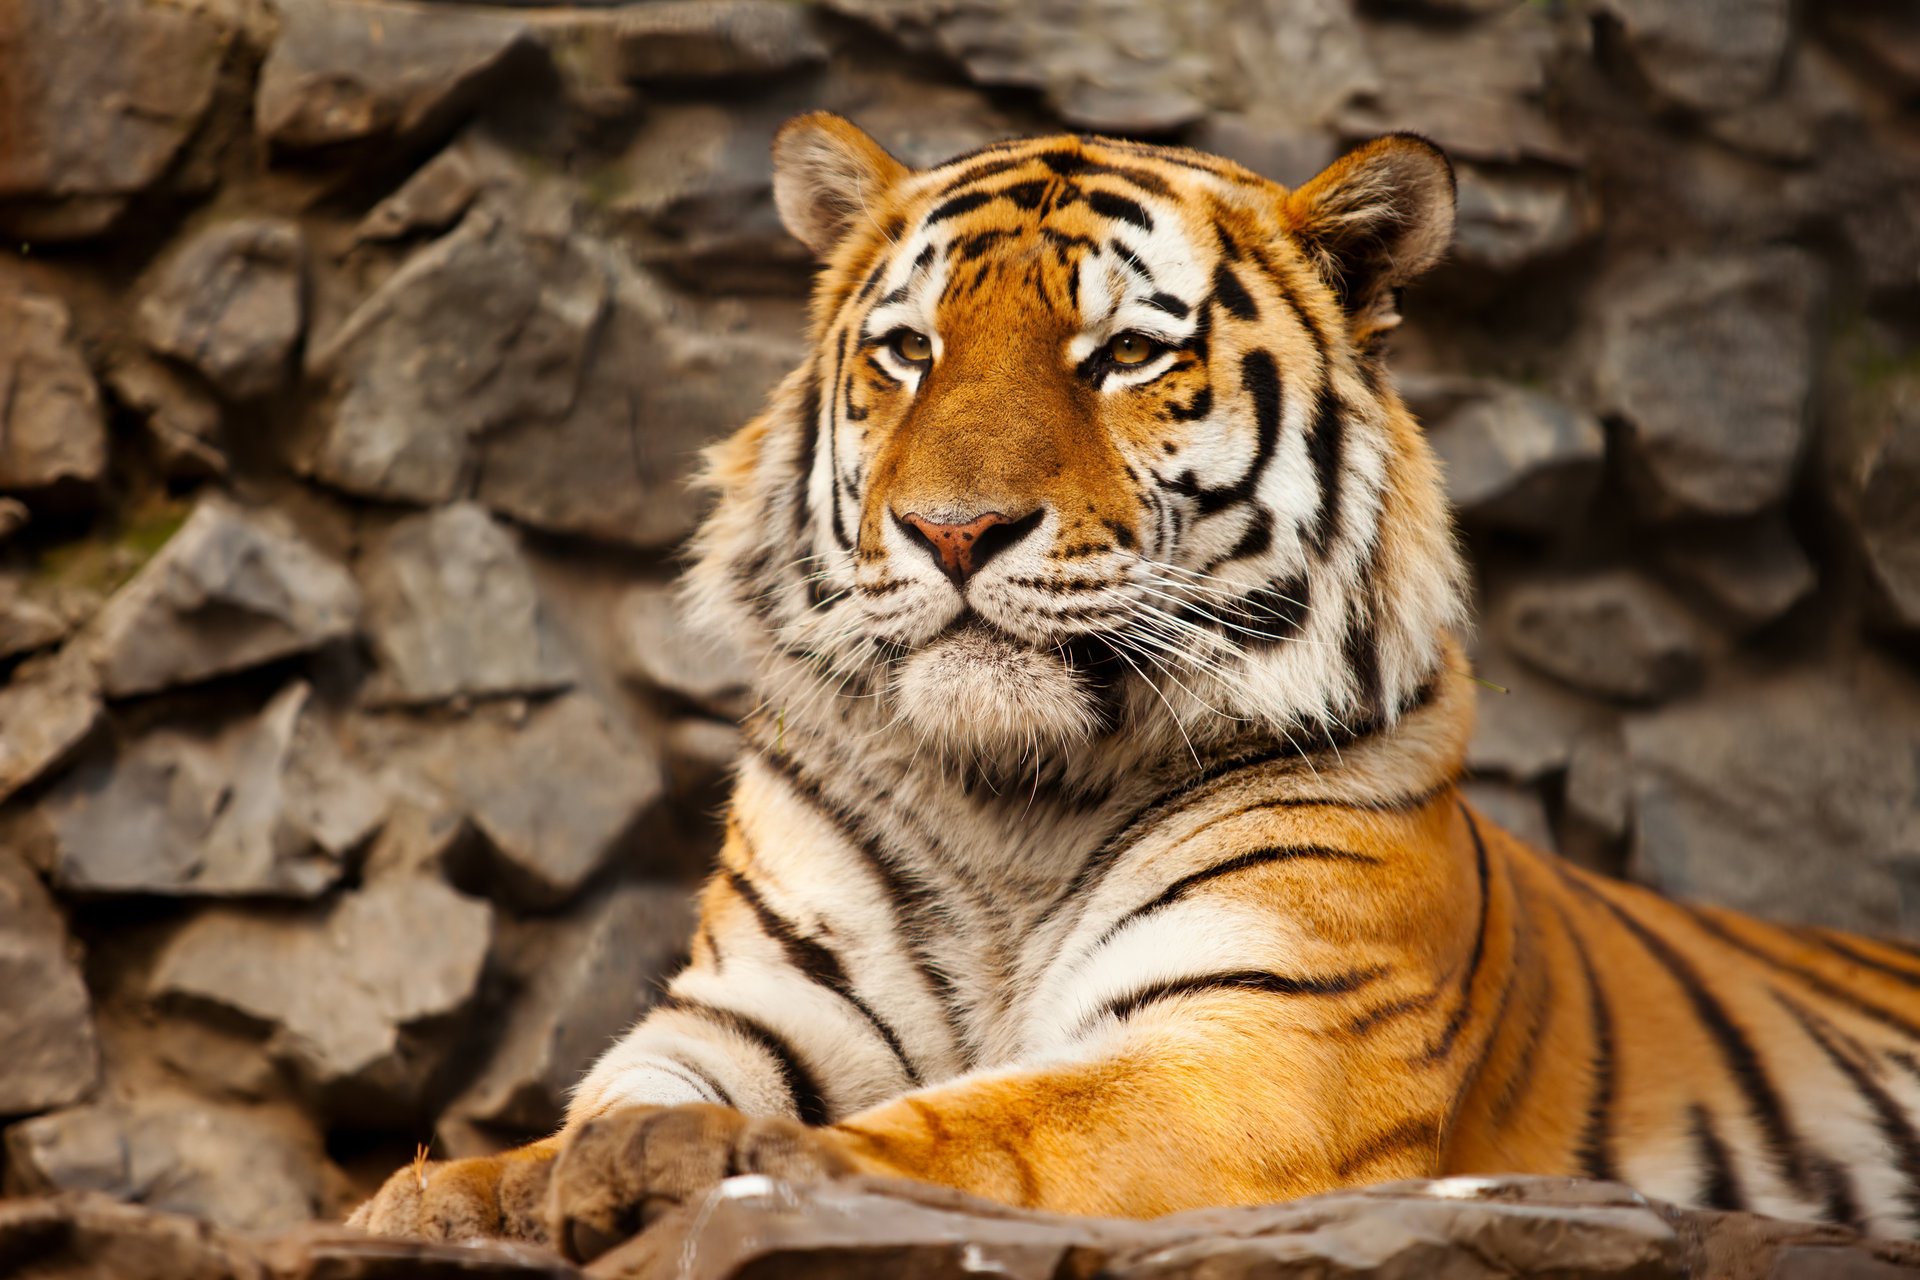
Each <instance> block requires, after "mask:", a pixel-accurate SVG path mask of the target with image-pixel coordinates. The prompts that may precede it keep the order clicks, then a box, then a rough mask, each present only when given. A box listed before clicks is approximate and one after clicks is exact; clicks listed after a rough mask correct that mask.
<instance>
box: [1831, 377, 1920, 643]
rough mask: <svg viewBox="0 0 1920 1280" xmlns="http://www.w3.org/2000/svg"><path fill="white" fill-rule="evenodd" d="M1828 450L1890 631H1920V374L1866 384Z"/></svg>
mask: <svg viewBox="0 0 1920 1280" xmlns="http://www.w3.org/2000/svg"><path fill="white" fill-rule="evenodd" d="M1855 400H1856V404H1855V405H1854V406H1853V407H1852V411H1851V412H1850V413H1848V414H1847V415H1846V417H1845V419H1844V420H1843V421H1842V423H1840V424H1837V426H1836V430H1835V431H1834V432H1832V433H1831V435H1830V436H1829V437H1828V439H1827V441H1826V442H1825V443H1826V444H1827V445H1828V451H1829V459H1828V461H1829V486H1830V489H1831V491H1832V493H1833V495H1834V500H1835V503H1834V505H1835V506H1836V507H1838V508H1839V510H1840V513H1841V516H1842V519H1843V520H1844V522H1845V525H1846V529H1847V532H1848V534H1849V535H1850V536H1851V538H1852V540H1853V543H1854V545H1855V546H1856V547H1857V548H1858V549H1859V551H1860V554H1861V556H1862V558H1863V559H1864V560H1865V561H1866V565H1867V571H1868V574H1869V577H1870V579H1871V582H1872V585H1873V589H1874V593H1875V597H1876V604H1877V605H1878V607H1879V611H1880V613H1881V614H1882V615H1883V617H1884V618H1885V619H1886V620H1887V621H1888V622H1890V623H1891V624H1892V625H1894V626H1896V627H1899V628H1901V629H1903V630H1909V631H1912V630H1920V502H1916V501H1915V500H1914V496H1915V494H1916V493H1920V487H1916V486H1920V372H1901V373H1896V374H1892V375H1888V376H1884V377H1882V378H1880V379H1878V380H1867V382H1866V385H1863V386H1861V387H1859V388H1857V389H1856V392H1855Z"/></svg>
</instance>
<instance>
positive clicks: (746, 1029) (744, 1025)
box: [656, 993, 833, 1125]
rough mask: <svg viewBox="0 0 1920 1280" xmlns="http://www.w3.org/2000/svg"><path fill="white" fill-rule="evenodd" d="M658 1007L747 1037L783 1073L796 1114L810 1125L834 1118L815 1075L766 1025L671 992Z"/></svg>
mask: <svg viewBox="0 0 1920 1280" xmlns="http://www.w3.org/2000/svg"><path fill="white" fill-rule="evenodd" d="M656 1007H657V1008H662V1009H673V1010H677V1011H679V1012H681V1013H690V1014H693V1015H695V1016H696V1017H701V1018H705V1019H706V1020H707V1021H709V1022H712V1023H714V1024H715V1025H717V1026H722V1027H726V1028H727V1029H728V1030H730V1031H733V1032H735V1033H737V1034H738V1035H741V1036H743V1037H745V1038H746V1039H748V1040H751V1041H753V1042H754V1043H755V1044H757V1045H759V1046H760V1048H761V1049H763V1050H765V1051H766V1054H767V1056H768V1057H769V1058H771V1059H772V1060H773V1065H774V1068H775V1070H776V1071H777V1072H778V1073H779V1076H780V1083H781V1085H782V1086H783V1087H784V1088H785V1089H786V1091H787V1096H788V1097H789V1098H790V1099H792V1100H793V1106H794V1111H795V1112H796V1113H797V1114H798V1115H799V1117H800V1120H801V1122H802V1123H805V1124H810V1125H822V1124H826V1123H828V1122H829V1121H831V1120H832V1119H833V1113H832V1110H831V1108H829V1107H828V1106H827V1096H826V1094H825V1093H823V1092H821V1089H820V1086H819V1085H818V1084H817V1083H815V1082H814V1078H813V1073H812V1072H810V1071H808V1070H807V1068H806V1065H805V1064H804V1063H802V1062H801V1061H800V1056H799V1055H798V1054H796V1053H795V1052H794V1051H793V1046H792V1045H790V1044H788V1043H787V1042H786V1041H785V1040H783V1039H781V1038H780V1036H779V1035H777V1034H775V1032H774V1031H773V1030H772V1028H770V1027H768V1026H767V1025H766V1024H764V1023H762V1022H759V1021H756V1020H755V1019H753V1018H749V1017H747V1016H746V1015H745V1014H743V1013H735V1012H734V1011H733V1010H731V1009H722V1008H720V1007H718V1006H717V1005H711V1004H708V1003H706V1002H705V1001H704V1000H689V999H686V998H685V997H682V996H676V995H673V994H672V993H668V994H667V995H664V996H662V997H661V998H660V1002H659V1004H658V1005H657V1006H656Z"/></svg>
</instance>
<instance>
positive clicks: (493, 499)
mask: <svg viewBox="0 0 1920 1280" xmlns="http://www.w3.org/2000/svg"><path fill="white" fill-rule="evenodd" d="M814 107H828V108H832V109H835V110H838V111H841V112H844V113H846V114H848V115H850V116H852V117H853V118H854V119H855V120H857V121H859V122H860V123H861V124H863V125H864V126H865V127H867V128H868V129H869V130H871V131H872V132H873V133H875V134H876V135H877V136H878V137H879V138H880V139H881V140H882V141H883V142H885V143H886V144H887V145H888V146H890V147H892V148H893V149H894V150H895V152H896V153H897V154H899V155H900V156H902V157H903V158H906V159H908V160H911V161H919V162H927V161H933V160H937V159H940V158H943V157H944V156H946V155H949V154H951V153H953V152H957V151H960V150H963V149H966V148H969V147H972V146H975V145H978V144H980V143H983V142H986V141H988V140H991V139H993V138H997V137H1001V136H1005V135H1008V134H1012V133H1022V132H1033V131H1042V130H1053V129H1059V128H1071V129H1078V130H1098V131H1106V132H1120V133H1129V134H1135V135H1139V136H1143V137H1148V138H1154V139H1165V140H1176V141H1181V142H1186V143H1190V144H1192V145H1195V146H1199V147H1203V148H1206V149H1208V150H1212V151H1217V152H1219V153H1222V154H1224V155H1227V156H1230V157H1232V158H1234V159H1236V160H1239V161H1241V162H1243V163H1245V164H1248V165H1250V166H1251V167H1253V168H1254V169H1256V170H1258V171H1260V172H1262V173H1264V174H1267V175H1269V176H1271V177H1273V178H1276V179H1278V180H1281V181H1283V182H1298V181H1300V180H1303V179H1304V178H1306V177H1308V176H1309V175H1311V174H1312V173H1313V172H1314V171H1315V170H1316V169H1317V168H1318V167H1319V166H1321V165H1322V164H1324V163H1325V162H1327V161H1328V160H1330V159H1332V158H1333V157H1334V156H1335V155H1337V154H1338V153H1339V151H1340V150H1341V149H1342V147H1343V146H1344V145H1346V144H1348V143H1350V142H1352V141H1355V140H1358V139H1361V138H1364V137H1367V136H1370V135H1372V134H1375V133H1378V132H1381V131H1385V130H1390V129H1412V130H1417V131H1419V132H1422V133H1425V134H1427V135H1428V136H1430V137H1432V138H1434V139H1435V140H1436V141H1438V142H1439V143H1440V144H1441V145H1443V146H1444V147H1446V148H1447V149H1448V151H1449V152H1450V153H1451V154H1452V155H1453V156H1454V158H1455V160H1456V161H1457V163H1458V165H1459V176H1460V210H1461V221H1460V236H1459V243H1458V246H1457V248H1456V251H1455V253H1454V255H1453V258H1452V261H1451V262H1450V263H1449V264H1448V265H1447V266H1446V267H1444V268H1443V269H1442V270H1441V271H1439V272H1438V273H1436V274H1435V275H1434V276H1433V277H1432V278H1431V279H1430V280H1428V281H1425V282H1423V283H1421V284H1420V285H1419V286H1417V287H1416V288H1415V289H1414V290H1413V291H1411V296H1410V298H1409V300H1408V305H1407V311H1408V314H1409V316H1410V321H1409V324H1408V326H1407V329H1406V331H1405V333H1404V335H1403V337H1402V339H1401V341H1400V342H1399V345H1398V356H1397V368H1398V371H1399V377H1400V381H1401V384H1402V387H1403V389H1404V391H1405V393H1406V395H1407V396H1408V398H1409V400H1410V402H1411V403H1412V404H1413V405H1414V407H1415V409H1416V410H1417V411H1418V412H1419V413H1420V414H1421V415H1422V417H1423V418H1424V420H1425V421H1426V422H1427V424H1428V425H1429V429H1430V430H1431V432H1432V433H1433V439H1434V440H1435V442H1436V444H1437V445H1438V447H1439V449H1440V451H1441V452H1442V453H1443V454H1444V455H1445V457H1446V459H1447V462H1448V466H1449V483H1450V484H1451V486H1452V489H1453V492H1454V495H1455V497H1456V499H1457V501H1458V503H1459V506H1460V511H1461V519H1462V524H1463V529H1464V533H1465V536H1466V538H1467V540H1468V542H1469V544H1470V546H1471V549H1472V552H1473V557H1474V561H1475V563H1476V565H1477V566H1478V570H1479V590H1480V605H1481V609H1480V612H1481V619H1482V626H1481V630H1480V634H1479V636H1478V637H1477V639H1476V645H1477V649H1478V654H1479V660H1480V663H1481V667H1482V670H1483V672H1484V674H1485V676H1486V678H1487V679H1488V680H1489V681H1490V682H1492V683H1494V684H1497V685H1499V686H1501V687H1502V688H1504V689H1505V690H1507V692H1505V693H1496V692H1492V691H1488V692H1487V693H1485V694H1484V696H1483V699H1482V704H1483V723H1482V727H1481V730H1480V732H1479V735H1478V737H1477V738H1476V740H1475V745H1474V750H1473V768H1474V771H1475V775H1476V780H1475V781H1474V783H1473V784H1472V785H1473V791H1474V794H1475V798H1476V799H1477V800H1479V801H1480V802H1482V803H1483V804H1484V805H1485V807H1486V808H1487V809H1488V810H1489V811H1490V812H1492V813H1493V814H1495V815H1496V816H1497V817H1498V818H1499V819H1500V820H1501V821H1503V822H1505V823H1507V824H1508V825H1509V826H1511V827H1513V828H1514V829H1515V830H1517V831H1519V832H1520V833H1522V834H1524V835H1526V836H1529V837H1531V838H1533V839H1535V840H1538V841H1540V842H1542V843H1545V844H1550V845H1553V846H1555V847H1557V848H1559V849H1561V850H1562V851H1563V852H1565V853H1567V854H1569V855H1570V856H1572V857H1575V858H1577V859H1579V860H1581V861H1583V862H1585V863H1587V864H1589V865H1593V866H1598V867H1602V868H1604V869H1607V870H1609V871H1612V872H1615V873H1618V874H1623V875H1629V876H1632V877H1634V878H1637V879H1640V880H1644V881H1646V882H1648V883H1652V884H1656V885H1659V886H1661V887H1663V888H1665V889H1668V890H1671V891H1673V892H1677V893H1681V894H1690V895H1696V896H1700V897H1703V898H1708V899H1712V900H1716V901H1721V902H1727V903H1731V904H1733V905H1736V906H1740V907H1744V908H1750V909H1754V910H1758V911H1763V912H1767V913H1770V914H1774V915H1778V916H1783V917H1787V918H1791V919H1796V920H1802V921H1811V922H1817V923H1823V924H1833V925H1843V926H1847V927H1851V928H1856V929H1860V930H1865V931H1868V932H1874V933H1880V934H1889V935H1904V936H1906V937H1908V938H1909V939H1920V669H1917V668H1920V644H1917V643H1916V632H1920V348H1916V336H1920V9H1916V8H1915V7H1914V6H1913V5H1912V4H1911V3H1908V2H1907V0H1824V2H1823V3H1817V4H1816V3H1798V4H1796V3H1792V2H1791V0H1687V2H1686V3H1675V2H1674V0H1554V2H1540V0H1196V2H1195V3H1192V4H1178V5H1175V4H1160V3H1149V2H1147V0H1097V2H1095V3H1087V4H1079V3H1068V2H1067V0H822V2H820V3H796V2H787V0H713V2H711V3H707V2H703V0H654V2H651V3H633V4H626V5H622V6H618V7H606V8H597V7H582V8H548V7H537V6H532V5H529V6H524V7H507V6H485V7H482V6H466V5H451V4H435V3H422V4H412V5H402V4H398V3H370V2H369V3H363V2H359V0H13V3H11V4H8V5H5V6H0V1127H4V1157H0V1161H3V1172H0V1179H3V1183H0V1185H4V1187H5V1189H6V1190H7V1191H9V1192H13V1193H25V1192H32V1191H37V1190H43V1189H48V1188H93V1189H97V1190H102V1191H105V1192H108V1193H109V1194H112V1195H114V1196H118V1197H121V1198H124V1199H127V1200H131V1201H138V1202H143V1203H146V1204H149V1205H154V1206H158V1207H163V1208H174V1209H180V1210H184V1211H187V1212H191V1213H195V1214H201V1215H204V1216H207V1217H209V1218H212V1219H214V1220H215V1221H217V1222H219V1223H222V1224H224V1225H228V1226H235V1227H243V1228H269V1227H279V1226H284V1225H287V1224H290V1223H293V1222H297V1221H300V1220H303V1219H306V1218H309V1217H312V1216H315V1215H326V1214H331V1213H334V1212H336V1211H338V1210H339V1209H340V1208H341V1207H342V1205H343V1204H344V1203H346V1202H347V1201H348V1200H349V1199H350V1198H351V1197H352V1196H354V1195H355V1194H357V1192H358V1191H359V1190H363V1189H364V1188H365V1187H367V1186H368V1185H370V1183H371V1181H372V1180H373V1179H376V1178H377V1177H379V1176H380V1175H382V1174H384V1173H385V1172H387V1171H388V1170H390V1169H391V1168H393V1167H395V1166H396V1165H398V1164H399V1163H402V1162H404V1161H405V1160H406V1159H408V1158H410V1157H411V1155H412V1153H413V1150H414V1145H415V1143H416V1142H421V1141H428V1140H431V1141H432V1142H433V1144H434V1149H435V1151H436V1153H452V1154H470V1153H475V1152H479V1151H483V1150H486V1149H489V1148H491V1147H493V1146H496V1145H499V1144H502V1143H505V1142H509V1141H514V1140H517V1139H520V1138H523V1137H525V1136H528V1135H531V1134H535V1133H538V1132H540V1131H542V1130H545V1129H548V1128H550V1127H551V1126H552V1125H553V1124H554V1123H555V1122H556V1121H557V1119H558V1117H559V1115H560V1111H561V1108H562V1106H563V1104H564V1099H565V1093H566V1089H567V1087H568V1085H569V1084H570V1083H571V1082H572V1081H573V1080H574V1079H575V1078H576V1077H577V1075H578V1073H579V1072H580V1071H581V1069H582V1068H583V1066H584V1065H585V1064H586V1063H587V1062H588V1061H589V1060H590V1059H591V1058H592V1057H594V1056H595V1055H596V1054H597V1052H598V1051H599V1050H600V1049H601V1048H602V1047H603V1046H604V1045H605V1044H606V1043H608V1041H609V1040H610V1039H611V1038H612V1037H613V1036H614V1035H616V1034H617V1033H618V1032H619V1031H620V1029H621V1028H622V1027H624V1026H625V1025H626V1024H627V1023H628V1022H630V1021H631V1019H632V1018H633V1017H634V1016H635V1015H636V1013H637V1012H638V1011H640V1010H641V1009H642V1008H643V1007H644V1006H645V1005H646V1004H647V1002H648V1001H649V1000H650V999H651V998H652V996H653V992H654V990H655V986H654V981H655V980H656V979H657V978H658V977H660V976H662V975H663V974H665V973H667V972H669V971H670V970H671V968H672V967H673V966H674V964H675V962H676V957H677V954H678V952H679V950H680V947H681V945H682V941H683V936H684V935H685V933H686V932H687V927H688V926H687V921H688V910H689V909H688V892H689V887H690V886H691V885H693V884H694V883H696V882H697V880H698V877H699V875H700V873H701V870H702V868H703V867H704V866H705V865H706V863H707V860H708V859H709V857H710V856H711V851H712V849H713V847H714V845H715V841H716V825H715V813H716V810H717V807H718V805H719V804H720V802H721V800H722V797H723V795H724V785H723V781H724V771H725V768H726V764H727V761H728V758H729V756H730V754H731V751H732V747H733V731H732V729H731V727H730V721H731V720H732V719H733V718H734V717H736V716H737V715H738V714H739V713H740V711H741V710H742V708H743V705H744V695H743V691H742V689H741V673H740V671H739V668H738V666H737V665H736V663H735V662H734V661H732V660H731V659H730V658H729V656H728V655H727V654H725V653H724V652H721V651H719V650H717V649H715V648H714V647H713V646H711V645H710V644H707V643H705V642H696V641H694V640H691V639H690V638H689V637H687V636H686V635H685V634H684V632H683V631H682V630H681V629H680V628H679V627H678V625H677V624H676V622H675V620H674V618H673V614H672V607H671V602H670V598H669V595H668V584H669V582H670V580H671V578H672V576H673V573H674V570H675V565H676V556H677V554H678V553H677V550H676V548H677V547H678V546H679V544H680V542H681V540H682V539H683V538H684V537H685V535H686V534H687V532H688V530H689V529H690V528H691V527H692V525H693V522H694V521H695V519H696V518H697V515H698V505H697V503H696V501H695V499H694V498H693V497H692V496H691V495H690V494H689V492H688V491H687V489H686V488H685V487H684V484H683V481H684V479H685V477H686V475H687V473H688V471H689V468H690V466H691V464H692V460H693V455H694V452H695V450H697V449H698V448H699V447H700V446H701V445H703V444H705V443H707V442H709V441H711V440H713V439H715V438H716V437H718V436H720V435H721V434H723V433H725V432H727V431H728V430H730V429H732V428H733V427H735V426H737V425H739V424H740V423H742V422H743V421H745V420H746V418H747V417H749V416H750V415H751V414H752V413H753V412H754V411H755V409H756V408H757V406H758V405H759V403H760V401H761V398H762V396H763V395H764V393H765V391H766V390H767V389H768V388H769V387H770V386H771V384H772V383H773V382H774V381H775V380H776V379H777V378H778V377H779V376H780V375H781V374H782V373H783V372H785V371H786V370H787V369H788V368H790V367H791V366H792V365H793V364H795V363H796V362H797V360H798V358H799V356H800V353H801V349H802V332H801V327H802V322H803V317H804V310H805V298H806V290H807V284H808V270H809V268H808V263H807V261H806V259H805V256H804V254H803V253H802V251H801V250H800V247H799V246H798V245H797V244H796V243H794V242H793V241H791V240H790V239H788V238H787V237H786V236H785V234H784V233H783V232H782V231H781V230H780V228H779V225H778V222H777V220H776V218H775V216H774V212H773V207H772V202H771V198H770V194H769V190H768V162H767V143H768V140H769V138H770V136H771V133H772V131H773V129H774V128H775V127H776V126H777V124H778V123H779V122H780V121H781V120H782V119H784V118H785V117H787V116H788V115H790V114H792V113H795V112H797V111H801V110H804V109H809V108H814Z"/></svg>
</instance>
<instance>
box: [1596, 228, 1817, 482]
mask: <svg viewBox="0 0 1920 1280" xmlns="http://www.w3.org/2000/svg"><path fill="white" fill-rule="evenodd" d="M1820 288H1821V285H1820V275H1819V272H1818V269H1817V268H1816V267H1815V266H1814V265H1813V263H1812V262H1811V261H1810V260H1809V259H1808V258H1807V257H1806V256H1805V255H1804V254H1801V253H1799V252H1796V251H1792V250H1777V251H1771V252H1761V253H1756V254H1752V255H1746V256H1741V257H1725V256H1712V257H1700V258H1695V259H1685V260H1674V261H1670V262H1664V263H1658V264H1650V265H1645V266H1642V267H1640V268H1638V269H1637V270H1635V271H1634V272H1633V273H1632V274H1631V275H1630V276H1629V277H1628V278H1626V279H1624V280H1622V281H1620V282H1618V283H1617V284H1616V285H1615V287H1614V288H1612V289H1610V290H1608V292H1607V296H1606V297H1605V299H1604V300H1603V301H1602V303H1601V307H1602V310H1601V313H1600V321H1599V325H1600V331H1599V337H1598V340H1597V343H1596V350H1595V355H1594V372H1593V376H1594V381H1595V387H1596V394H1597V397H1598V399H1599V402H1600V404H1601V405H1602V408H1603V412H1606V413H1611V414H1617V415H1619V416H1620V417H1621V418H1622V419H1623V420H1624V421H1625V423H1626V427H1627V435H1628V447H1629V449H1630V452H1631V456H1632V460H1633V461H1634V462H1635V463H1636V464H1637V465H1638V467H1639V468H1640V469H1641V470H1642V471H1643V472H1644V474H1645V476H1646V478H1647V481H1648V483H1649V484H1650V486H1651V487H1652V489H1653V493H1654V499H1655V502H1656V504H1657V505H1659V506H1662V507H1664V508H1669V509H1673V510H1678V511H1683V512H1690V513H1696V514H1700V515H1716V516H1729V515H1745V514H1747V513H1749V512H1753V511H1758V510H1760V509H1761V508H1763V507H1766V506H1769V505H1771V504H1773V503H1775V502H1777V501H1779V499H1780V498H1781V497H1782V496H1783V495H1784V494H1785V492H1786V488H1787V483H1788V481H1789V479H1790V478H1791V475H1792V470H1793V466H1794V463H1795V462H1796V461H1797V460H1798V458H1799V456H1800V450H1801V447H1802V445H1803V444H1804V442H1805V439H1806V429H1807V413H1808V397H1809V395H1810V393H1811V390H1812V369H1811V344H1812V341H1813V332H1814V328H1813V326H1814V322H1815V312H1816V308H1818V307H1819V306H1820V305H1821V304H1820Z"/></svg>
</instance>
